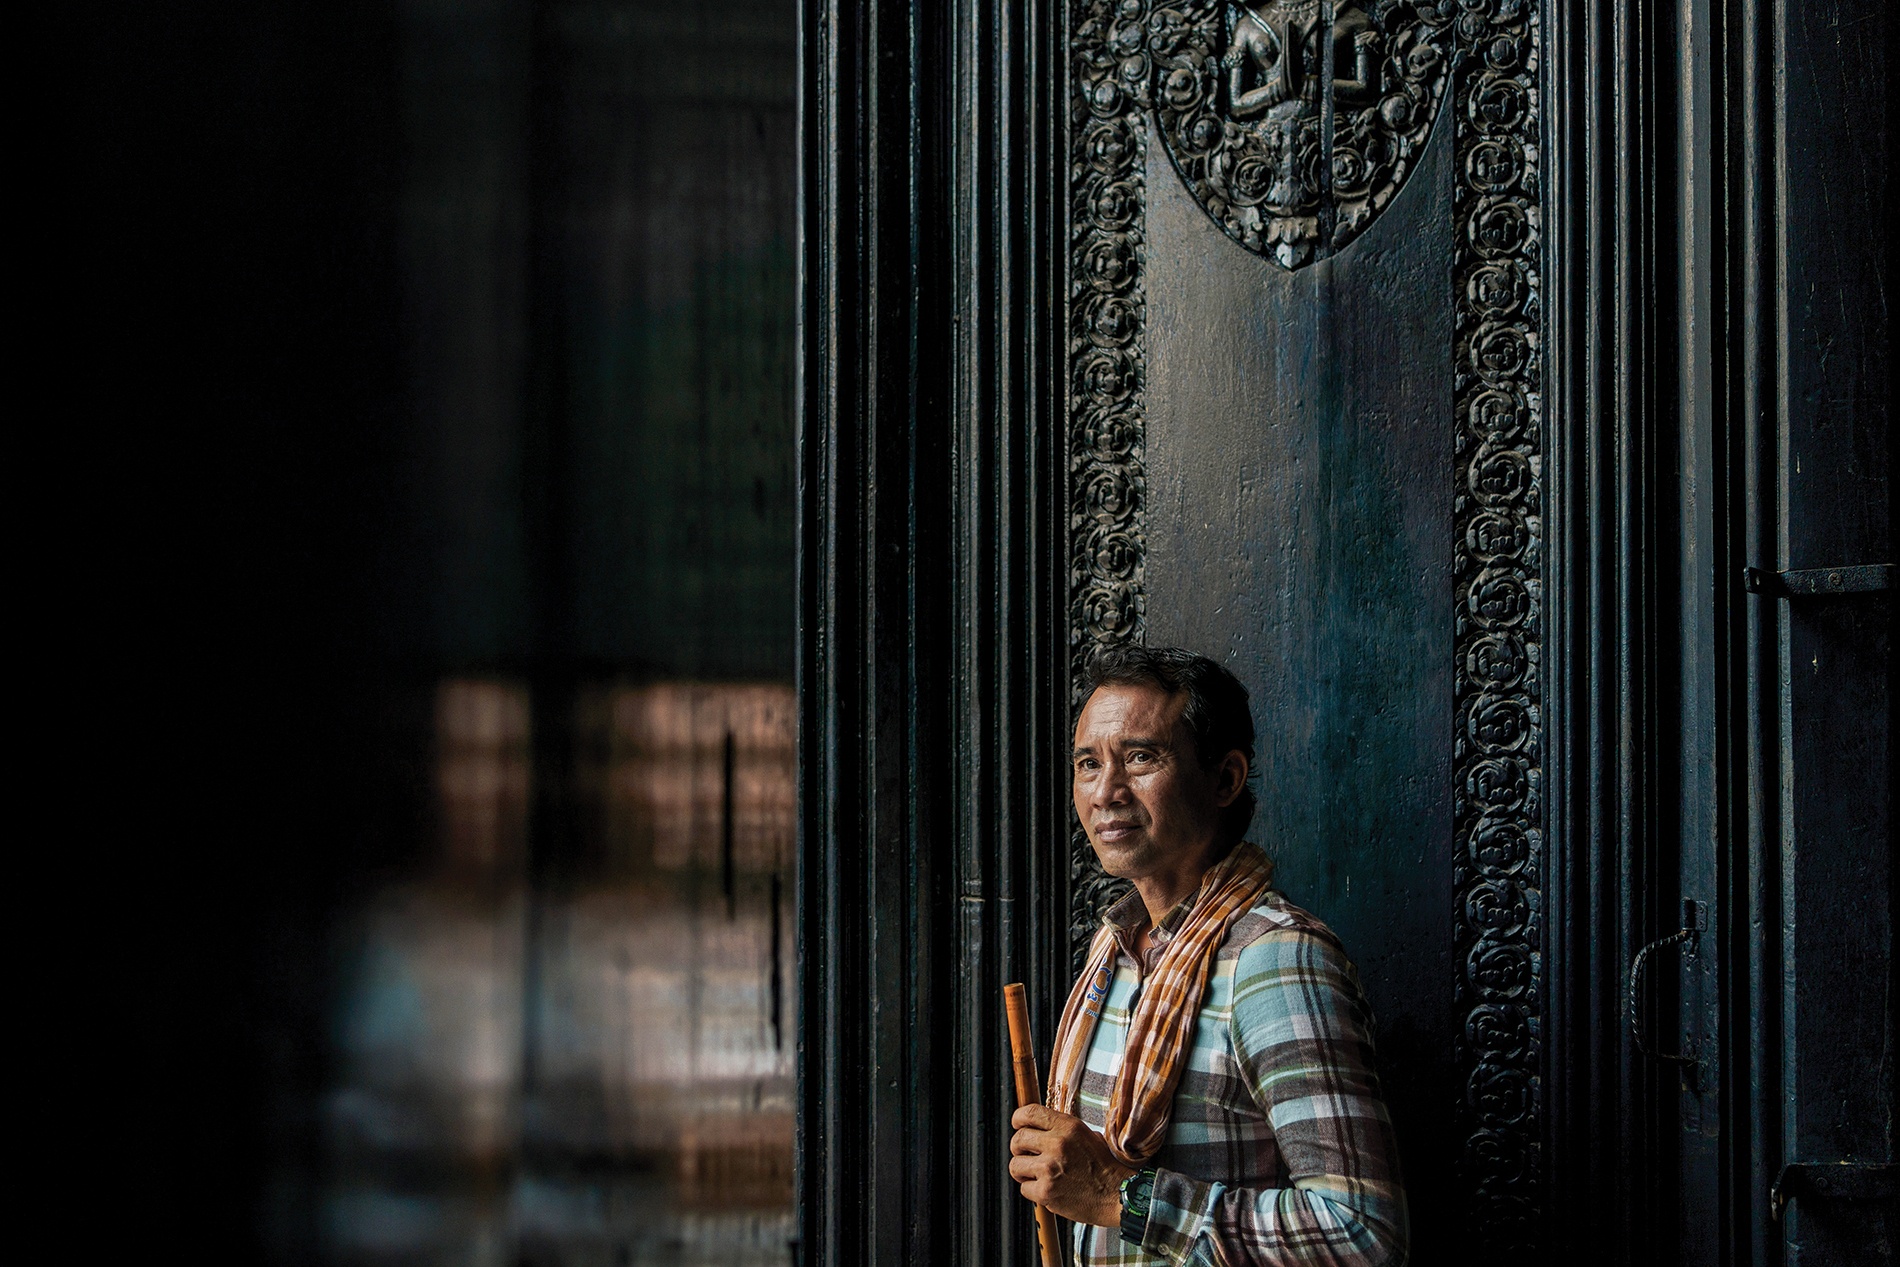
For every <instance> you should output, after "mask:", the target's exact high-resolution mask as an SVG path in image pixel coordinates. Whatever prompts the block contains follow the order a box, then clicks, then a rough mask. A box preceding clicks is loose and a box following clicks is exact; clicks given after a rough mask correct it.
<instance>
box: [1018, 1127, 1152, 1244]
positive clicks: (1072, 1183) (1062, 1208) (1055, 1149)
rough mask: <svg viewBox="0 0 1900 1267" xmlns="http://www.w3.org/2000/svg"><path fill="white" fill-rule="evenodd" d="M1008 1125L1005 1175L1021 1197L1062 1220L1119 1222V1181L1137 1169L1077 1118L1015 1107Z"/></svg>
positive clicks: (1104, 1224)
mask: <svg viewBox="0 0 1900 1267" xmlns="http://www.w3.org/2000/svg"><path fill="white" fill-rule="evenodd" d="M1009 1124H1010V1125H1011V1126H1013V1127H1015V1128H1016V1134H1015V1135H1013V1136H1012V1137H1011V1138H1010V1141H1009V1151H1010V1154H1011V1156H1010V1160H1009V1177H1010V1178H1011V1179H1014V1180H1015V1181H1016V1182H1017V1183H1018V1184H1020V1185H1021V1186H1022V1190H1023V1195H1024V1196H1025V1197H1028V1198H1029V1199H1030V1200H1031V1201H1034V1202H1035V1203H1036V1204H1037V1205H1040V1206H1045V1207H1047V1208H1048V1209H1050V1210H1053V1211H1055V1212H1056V1213H1057V1214H1060V1215H1061V1216H1062V1217H1063V1218H1065V1219H1070V1220H1073V1221H1074V1222H1077V1223H1090V1224H1093V1225H1094V1226H1096V1227H1117V1226H1119V1225H1120V1224H1121V1221H1122V1198H1121V1183H1122V1180H1124V1179H1126V1178H1128V1176H1130V1175H1132V1174H1134V1173H1135V1171H1134V1168H1133V1167H1132V1166H1124V1165H1122V1164H1121V1162H1119V1161H1117V1160H1116V1159H1115V1154H1114V1153H1111V1152H1109V1151H1108V1144H1107V1142H1106V1141H1104V1140H1103V1139H1102V1137H1101V1136H1100V1135H1097V1134H1096V1133H1095V1132H1094V1131H1092V1130H1090V1129H1089V1128H1088V1127H1087V1126H1085V1125H1083V1124H1082V1119H1081V1118H1079V1117H1070V1116H1069V1115H1068V1114H1067V1113H1058V1112H1056V1111H1055V1110H1054V1109H1051V1108H1045V1107H1043V1106H1042V1105H1040V1104H1031V1105H1028V1106H1026V1107H1024V1108H1020V1109H1017V1110H1016V1114H1015V1116H1014V1117H1012V1118H1010V1119H1009Z"/></svg>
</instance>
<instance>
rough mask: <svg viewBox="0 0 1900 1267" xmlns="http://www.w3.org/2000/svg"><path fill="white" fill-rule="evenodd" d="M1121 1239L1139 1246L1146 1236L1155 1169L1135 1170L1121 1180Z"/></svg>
mask: <svg viewBox="0 0 1900 1267" xmlns="http://www.w3.org/2000/svg"><path fill="white" fill-rule="evenodd" d="M1121 1193H1122V1226H1121V1233H1122V1239H1123V1240H1125V1241H1127V1242H1128V1243H1129V1244H1130V1245H1139V1244H1141V1242H1142V1240H1143V1239H1144V1238H1146V1237H1147V1235H1148V1207H1149V1206H1151V1205H1153V1204H1154V1199H1155V1168H1154V1167H1153V1166H1150V1167H1148V1169H1146V1170H1137V1171H1136V1172H1135V1173H1134V1174H1132V1175H1130V1176H1128V1178H1126V1179H1124V1180H1122V1187H1121Z"/></svg>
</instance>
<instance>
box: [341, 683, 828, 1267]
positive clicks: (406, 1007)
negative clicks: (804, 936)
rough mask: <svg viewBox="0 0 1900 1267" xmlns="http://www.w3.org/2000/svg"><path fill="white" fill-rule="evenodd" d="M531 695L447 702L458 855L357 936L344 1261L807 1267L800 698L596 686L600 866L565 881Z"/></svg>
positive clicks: (347, 959)
mask: <svg viewBox="0 0 1900 1267" xmlns="http://www.w3.org/2000/svg"><path fill="white" fill-rule="evenodd" d="M530 704H531V701H530V699H529V694H528V691H527V690H526V689H525V688H523V687H522V686H520V685H517V684H512V683H509V682H505V681H499V680H482V679H453V680H449V681H445V682H443V683H441V684H440V686H439V688H438V690H437V692H436V697H435V717H434V753H433V762H434V771H433V774H434V802H435V815H436V830H437V833H438V849H437V852H436V856H435V860H434V862H433V864H432V865H431V866H429V867H428V868H426V869H425V870H424V871H423V873H422V874H420V875H418V876H416V877H414V878H412V879H409V880H406V881H403V882H400V883H396V884H392V885H390V886H389V887H387V888H385V889H383V890H382V891H380V892H376V893H374V894H372V895H371V896H369V897H368V898H366V899H365V900H363V901H362V902H361V903H360V904H359V906H358V908H357V909H356V910H355V911H354V912H353V913H352V915H351V916H350V917H349V918H347V919H345V920H344V921H342V922H341V923H340V925H339V933H338V938H337V944H336V954H337V972H338V980H339V982H340V987H339V993H338V997H337V1010H336V1023H335V1034H334V1042H335V1047H336V1052H337V1063H336V1070H337V1073H336V1082H335V1086H334V1088H333V1090H332V1091H331V1093H330V1094H329V1096H328V1097H327V1098H326V1101H325V1130H326V1139H327V1148H328V1152H329V1155H330V1159H331V1165H330V1167H329V1171H330V1174H331V1175H332V1180H331V1182H330V1184H329V1187H328V1193H327V1197H326V1211H327V1217H326V1228H327V1234H328V1238H329V1240H330V1243H331V1249H332V1251H333V1253H334V1256H335V1257H336V1258H337V1259H339V1260H341V1261H345V1262H362V1263H372V1262H398V1261H399V1262H406V1263H407V1262H443V1263H448V1262H456V1263H490V1262H493V1263H501V1262H531V1263H536V1262H550V1263H552V1262H564V1263H565V1262H601V1263H679V1264H700V1263H704V1264H714V1263H717V1264H731V1265H740V1264H754V1263H758V1264H764V1263H772V1264H783V1263H785V1262H787V1261H789V1255H788V1250H787V1245H788V1240H789V1238H790V1236H791V1234H792V1223H791V1195H792V1168H791V1164H792V1100H791V1092H792V1076H793V1064H792V1060H793V1056H792V1051H793V1042H792V1035H793V1034H794V1033H795V1032H796V1019H795V1018H794V1017H793V1016H792V1015H791V1014H790V1007H791V1001H792V998H793V995H792V992H791V980H790V973H791V955H792V947H791V940H790V938H791V932H790V929H791V921H790V918H789V912H788V910H787V903H788V902H789V900H790V884H789V880H790V872H789V868H790V865H791V843H792V831H793V795H794V789H793V774H794V760H795V748H794V744H795V735H794V730H793V725H794V713H793V698H792V692H791V690H790V688H788V687H785V686H781V685H765V684H740V685H707V684H693V683H659V684H650V685H639V686H633V685H617V684H603V685H599V686H597V687H593V688H589V689H587V690H584V691H582V692H580V695H579V698H578V702H577V706H576V707H575V709H574V716H573V723H572V724H573V727H574V733H573V735H572V739H573V745H574V750H575V751H576V752H577V753H578V754H579V756H578V758H577V760H576V763H575V767H574V775H573V787H572V788H571V790H570V791H571V797H572V804H573V806H574V807H575V813H576V815H577V817H578V819H579V822H578V824H577V825H578V828H579V830H580V831H581V832H582V833H583V834H586V835H588V836H591V837H593V839H592V840H590V841H589V842H588V848H587V854H588V856H590V857H592V858H597V859H601V860H602V862H601V865H599V866H597V867H593V868H590V869H589V873H588V875H587V876H585V877H584V878H579V879H574V880H570V881H568V882H566V883H563V884H560V885H540V886H534V885H531V884H530V883H529V875H528V867H527V858H528V845H529V840H528V835H529V823H530V808H531V804H532V796H533V793H534V789H533V788H532V786H531V780H532V778H533V774H532V767H533V750H534V748H533V735H532V734H531V733H530V731H531V717H532V715H533V713H532V710H531V707H530Z"/></svg>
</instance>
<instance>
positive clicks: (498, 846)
mask: <svg viewBox="0 0 1900 1267" xmlns="http://www.w3.org/2000/svg"><path fill="white" fill-rule="evenodd" d="M64 21H66V22H68V23H69V24H70V25H69V26H68V27H67V30H66V34H67V35H68V36H69V37H70V38H71V39H72V40H73V41H74V43H75V45H76V47H75V49H74V52H75V53H76V58H77V63H78V65H79V66H80V67H81V72H80V77H79V84H80V90H79V92H78V94H77V95H78V101H77V103H76V105H73V106H72V107H71V109H70V110H65V109H64V107H62V110H63V112H64V114H65V115H67V116H69V117H71V118H72V119H74V120H75V121H76V123H77V131H76V132H75V134H74V135H73V136H72V138H71V141H70V143H69V144H66V145H65V146H63V147H62V149H61V151H60V157H61V159H62V167H63V169H64V170H63V172H62V175H61V178H60V179H58V180H56V181H55V182H54V184H55V186H56V189H55V200H56V205H57V206H58V207H59V208H60V217H61V218H62V219H63V221H64V225H63V228H64V229H65V230H66V231H67V232H68V233H70V246H69V245H67V239H66V238H65V237H63V236H61V237H59V238H58V240H59V241H60V242H61V246H60V247H59V248H58V249H57V250H56V251H55V252H54V254H55V257H56V259H55V264H56V267H57V268H58V269H59V270H60V271H61V284H60V285H59V286H58V288H57V291H56V294H55V296H54V298H53V299H52V300H51V302H50V305H49V307H48V309H47V315H48V323H47V324H48V325H49V326H51V327H54V328H55V329H56V330H58V331H59V333H60V335H62V336H64V337H67V338H69V339H72V340H73V341H74V342H76V343H79V344H82V345H83V346H84V349H85V353H86V355H85V358H84V359H85V362H86V364H85V367H84V369H83V370H81V371H80V372H76V373H70V374H69V373H65V372H63V371H61V372H59V373H57V374H56V375H55V378H56V388H57V393H58V395H59V396H60V399H61V401H62V404H61V406H60V409H61V412H62V413H63V412H64V411H65V410H66V409H68V408H70V409H71V410H72V413H71V415H70V416H71V417H72V418H73V419H74V420H75V422H74V425H72V426H70V427H63V428H60V429H61V430H63V431H65V432H67V433H68V434H69V436H70V443H72V444H73V445H74V446H75V448H76V451H79V452H84V453H86V454H88V455H89V458H90V460H92V461H95V462H96V463H97V465H98V466H99V467H100V468H101V469H103V470H106V471H108V472H109V473H110V474H109V476H108V478H106V479H103V480H101V481H99V482H98V483H97V484H96V485H93V486H89V487H88V489H87V491H86V492H85V493H83V494H82V497H83V498H89V499H96V500H92V501H90V502H89V508H90V509H91V510H94V511H97V512H98V513H97V514H79V515H75V516H73V517H72V520H73V523H74V527H75V531H76V532H77V533H79V534H80V535H82V536H83V537H84V538H85V542H86V548H87V549H88V550H89V551H90V552H91V556H92V560H93V564H94V567H93V569H92V570H91V571H90V572H89V573H88V574H87V575H88V577H89V582H88V584H87V586H85V588H89V589H90V590H91V591H92V593H91V596H90V598H88V599H86V600H84V601H85V602H86V603H87V604H89V606H87V607H85V609H84V611H85V613H86V614H84V615H82V616H81V618H80V619H79V620H78V621H76V623H75V636H74V646H73V647H72V648H71V650H72V651H73V652H74V653H76V655H77V656H78V657H79V658H80V659H81V660H83V662H84V663H85V664H86V665H87V666H88V668H87V675H86V676H85V678H84V686H85V690H86V692H87V694H86V699H87V701H88V702H87V704H86V705H85V706H84V707H83V708H81V709H79V710H78V711H80V712H82V713H84V714H85V715H86V716H87V717H88V718H90V719H91V720H90V721H89V722H88V723H87V725H88V726H89V727H90V728H92V729H93V730H95V731H97V730H100V729H103V730H105V731H106V732H107V733H111V734H116V735H118V736H121V737H122V739H121V741H118V742H115V743H114V744H113V751H115V752H117V753H119V754H121V755H120V757H118V758H114V760H113V762H112V766H111V768H113V769H114V770H115V773H114V775H113V777H111V778H110V779H107V780H105V784H106V789H105V791H104V793H103V794H102V795H101V796H100V797H99V800H100V802H101V806H100V808H101V812H102V813H104V814H107V815H109V816H110V822H111V826H110V828H109V829H108V831H109V834H110V835H112V836H113V837H114V838H115V840H116V841H117V842H118V845H119V848H118V849H117V850H115V851H114V853H113V856H114V858H115V861H114V863H113V866H114V867H116V868H117V869H118V871H119V872H120V874H118V875H117V876H116V877H115V878H116V881H117V883H116V884H115V886H114V887H115V888H120V889H122V890H123V891H124V892H125V893H126V894H127V895H128V897H127V899H126V900H125V901H124V902H123V903H122V904H120V905H119V906H117V907H115V908H114V909H113V910H112V912H111V914H110V917H109V923H107V924H106V925H105V926H104V927H106V928H107V929H109V930H110V931H109V932H108V933H107V935H106V937H105V938H104V940H105V942H106V947H105V950H104V960H105V962H106V964H107V966H108V967H109V970H110V972H111V973H112V976H111V977H110V978H109V980H111V981H113V982H120V981H124V982H126V983H127V984H126V985H125V986H124V988H121V987H120V986H118V985H117V984H115V985H113V986H112V987H111V989H110V990H109V991H108V992H107V993H106V995H105V997H104V998H103V1000H101V1002H100V1003H96V1004H94V1005H93V1007H92V1008H91V1010H92V1011H93V1013H94V1015H95V1018H96V1019H98V1020H99V1021H100V1022H101V1023H102V1025H103V1027H104V1028H105V1029H106V1030H107V1031H109V1032H110V1033H111V1034H112V1036H113V1037H112V1040H111V1042H112V1050H114V1051H115V1052H117V1053H119V1055H118V1056H117V1057H115V1059H114V1068H115V1070H116V1072H114V1073H113V1075H112V1076H111V1077H110V1078H109V1079H102V1080H101V1081H100V1082H99V1083H98V1084H97V1085H99V1086H101V1087H104V1088H107V1089H106V1090H102V1091H100V1092H99V1093H98V1098H99V1100H100V1108H101V1109H102V1110H103V1112H102V1119H103V1123H104V1125H103V1128H102V1129H103V1130H105V1131H106V1132H107V1134H106V1135H104V1136H103V1138H104V1139H105V1140H106V1141H107V1144H106V1148H105V1154H104V1155H105V1156H106V1157H107V1158H108V1161H107V1162H106V1164H105V1171H106V1173H109V1175H110V1176H111V1179H110V1184H111V1191H112V1194H113V1195H112V1200H111V1208H112V1211H113V1214H114V1219H113V1220H112V1221H113V1222H114V1223H115V1225H117V1226H119V1227H120V1228H122V1229H123V1230H125V1231H128V1232H130V1233H131V1234H132V1235H133V1236H134V1238H135V1239H137V1240H139V1241H141V1242H143V1243H144V1244H145V1245H146V1246H147V1247H148V1248H149V1247H151V1246H153V1245H156V1244H160V1243H166V1242H171V1243H176V1244H178V1245H181V1246H188V1247H190V1248H191V1249H192V1250H193V1251H194V1253H195V1255H196V1256H197V1257H199V1258H203V1259H207V1260H218V1261H224V1260H230V1261H269V1262H284V1263H305V1262H308V1263H497V1264H499V1263H524V1264H527V1263H532V1264H541V1263H547V1264H554V1263H601V1264H626V1263H680V1264H687V1263H692V1264H700V1263H704V1264H715V1263H716V1264H733V1265H739V1264H754V1263H759V1264H764V1263H773V1264H779V1263H787V1262H791V1261H794V1258H793V1254H794V1250H793V1247H792V1246H791V1245H790V1240H791V1237H792V1235H793V1231H792V1219H791V1197H792V1169H791V1155H792V1101H791V1092H792V1076H793V1069H794V1046H795V1035H796V1033H797V1018H796V1016H795V1015H793V1012H792V1007H793V999H794V993H793V990H792V942H791V929H792V920H791V903H792V870H791V868H792V839H793V830H794V827H793V809H794V806H793V797H794V788H793V775H794V762H795V730H794V709H793V697H792V689H791V681H792V656H793V646H794V643H793V637H794V616H795V612H794V575H793V569H794V514H795V494H796V489H795V487H794V457H795V454H794V419H793V412H792V410H793V364H794V362H793V351H794V339H795V309H794V303H795V295H794V276H793V271H794V255H793V250H794V242H795V235H796V223H795V216H796V205H795V203H796V184H795V173H796V168H795V162H796V155H795V143H796V138H795V117H794V105H795V88H796V74H797V15H796V11H795V9H794V8H793V7H792V6H791V4H790V3H789V2H787V0H720V2H719V3H712V2H711V0H674V2H672V3H667V4H660V3H655V2H653V0H621V2H613V0H609V2H605V3H593V2H589V3H579V2H568V0H532V2H530V0H398V2H395V3H381V4H371V3H363V2H361V0H341V2H337V3H313V2H310V0H288V2H286V3H276V4H240V3H212V4H205V5H194V6H191V7H190V8H189V9H187V8H186V7H184V6H178V5H166V4H158V5H146V6H137V7H134V6H123V7H120V8H117V9H113V8H107V9H97V8H94V9H87V10H85V11H83V12H76V13H74V14H72V15H70V16H69V17H68V18H66V19H64ZM108 518H109V519H110V520H111V522H112V523H113V524H114V526H113V527H112V528H110V529H101V530H98V531H99V536H98V538H97V539H94V538H93V537H92V536H91V535H90V534H91V532H92V531H93V530H92V529H90V528H89V527H88V525H89V524H93V523H99V522H104V521H105V520H106V519H108ZM128 525H129V527H128ZM95 690H96V693H94V692H95ZM121 743H122V746H121ZM121 855H122V856H123V862H122V863H121V862H119V861H117V859H119V858H120V856H121ZM87 1098H88V1100H90V1099H91V1098H92V1097H91V1096H90V1095H89V1096H88V1097H87ZM86 1107H87V1108H90V1104H88V1105H87V1106H86Z"/></svg>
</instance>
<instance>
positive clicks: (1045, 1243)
mask: <svg viewBox="0 0 1900 1267" xmlns="http://www.w3.org/2000/svg"><path fill="white" fill-rule="evenodd" d="M1003 1010H1004V1011H1005V1012H1007V1013H1008V1014H1009V1055H1010V1061H1011V1063H1012V1064H1014V1065H1015V1067H1016V1107H1017V1108H1019V1109H1021V1108H1027V1107H1028V1106H1030V1105H1032V1104H1041V1103H1042V1079H1041V1078H1039V1077H1038V1076H1037V1074H1036V1048H1035V1044H1033V1043H1031V1042H1030V1041H1029V992H1028V991H1026V990H1025V989H1023V987H1022V984H1021V983H1020V982H1018V983H1017V984H1015V985H1006V986H1004V987H1003ZM1036 1240H1037V1241H1038V1242H1039V1243H1040V1244H1041V1246H1042V1267H1062V1249H1061V1247H1060V1245H1058V1244H1057V1242H1056V1219H1055V1216H1054V1215H1053V1214H1051V1213H1049V1211H1047V1210H1045V1209H1043V1208H1042V1207H1041V1206H1037V1207H1036Z"/></svg>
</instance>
